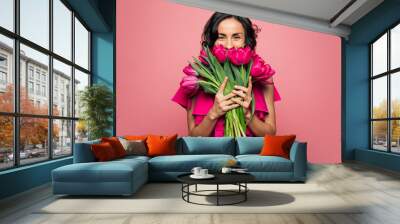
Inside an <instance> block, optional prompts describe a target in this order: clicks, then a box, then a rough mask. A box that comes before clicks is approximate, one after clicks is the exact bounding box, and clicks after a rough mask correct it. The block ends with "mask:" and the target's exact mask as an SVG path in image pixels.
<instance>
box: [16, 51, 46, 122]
mask: <svg viewBox="0 0 400 224" xmlns="http://www.w3.org/2000/svg"><path fill="white" fill-rule="evenodd" d="M48 64H49V57H48V56H47V55H45V54H42V53H40V52H39V51H36V50H34V49H32V48H30V47H27V46H25V45H23V44H21V64H20V66H21V68H20V70H21V71H20V80H21V90H20V95H21V96H20V108H21V113H25V114H42V115H43V114H46V115H47V114H48V108H49V93H48V92H49V91H48V89H49V88H48V86H49V78H48V76H49V75H48V74H49V72H48V71H49V70H48Z"/></svg>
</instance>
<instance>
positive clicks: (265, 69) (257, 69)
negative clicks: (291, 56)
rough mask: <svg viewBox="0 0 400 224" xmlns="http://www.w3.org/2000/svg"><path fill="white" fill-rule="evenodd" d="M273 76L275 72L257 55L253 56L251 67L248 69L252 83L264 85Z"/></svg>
mask: <svg viewBox="0 0 400 224" xmlns="http://www.w3.org/2000/svg"><path fill="white" fill-rule="evenodd" d="M274 74H275V70H273V69H272V68H271V66H270V65H269V64H266V63H265V61H264V60H263V59H262V58H261V57H260V56H258V55H257V54H254V55H253V65H252V67H251V69H250V75H251V76H252V77H253V80H254V82H260V83H266V82H267V80H268V79H269V78H270V77H271V76H273V75H274Z"/></svg>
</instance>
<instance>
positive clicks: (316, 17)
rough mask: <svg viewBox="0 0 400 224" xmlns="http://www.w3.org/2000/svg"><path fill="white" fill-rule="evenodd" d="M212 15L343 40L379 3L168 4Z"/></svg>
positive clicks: (240, 0)
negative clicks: (355, 24)
mask: <svg viewBox="0 0 400 224" xmlns="http://www.w3.org/2000/svg"><path fill="white" fill-rule="evenodd" d="M171 1H173V2H176V3H179V4H183V5H187V6H193V7H198V8H203V9H208V10H212V11H219V12H224V13H229V14H234V15H239V16H245V17H250V18H254V19H259V20H263V21H266V22H271V23H277V24H282V25H287V26H293V27H297V28H302V29H307V30H312V31H317V32H322V33H328V34H333V35H337V36H341V37H345V38H347V37H348V35H349V34H350V32H351V28H350V27H351V25H352V24H353V23H355V22H356V21H357V20H359V19H360V18H361V17H362V16H364V15H366V14H367V13H368V12H369V11H371V10H372V9H374V8H375V7H376V6H378V5H379V4H380V3H382V2H383V0H171Z"/></svg>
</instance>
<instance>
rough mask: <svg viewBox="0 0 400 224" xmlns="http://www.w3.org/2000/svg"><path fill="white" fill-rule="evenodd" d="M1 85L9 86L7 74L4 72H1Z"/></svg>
mask: <svg viewBox="0 0 400 224" xmlns="http://www.w3.org/2000/svg"><path fill="white" fill-rule="evenodd" d="M0 84H2V85H6V84H7V74H6V73H5V72H3V71H0Z"/></svg>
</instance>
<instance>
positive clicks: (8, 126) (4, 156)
mask: <svg viewBox="0 0 400 224" xmlns="http://www.w3.org/2000/svg"><path fill="white" fill-rule="evenodd" d="M0 127H1V128H0V170H1V169H5V168H9V167H12V166H13V165H14V151H13V149H14V141H13V136H14V124H13V118H12V117H9V116H0Z"/></svg>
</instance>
